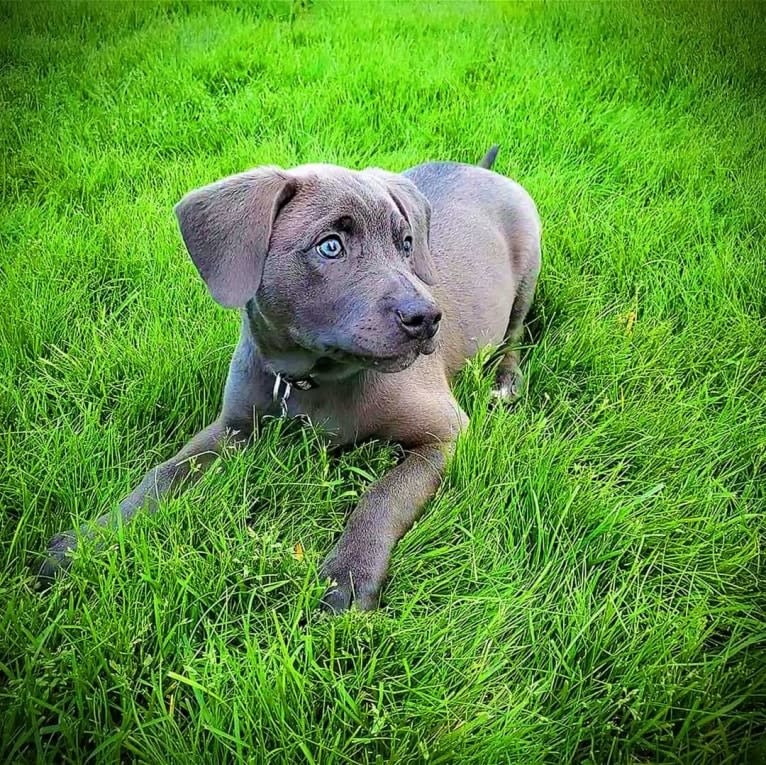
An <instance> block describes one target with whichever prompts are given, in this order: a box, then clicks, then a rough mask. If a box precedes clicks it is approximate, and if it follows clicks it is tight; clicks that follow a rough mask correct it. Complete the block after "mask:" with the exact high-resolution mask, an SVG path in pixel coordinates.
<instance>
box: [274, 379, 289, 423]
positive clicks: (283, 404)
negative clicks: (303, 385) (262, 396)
mask: <svg viewBox="0 0 766 765" xmlns="http://www.w3.org/2000/svg"><path fill="white" fill-rule="evenodd" d="M282 383H284V386H285V389H284V391H283V393H282V394H281V395H280V393H279V389H280V388H281V387H282ZM292 389H293V386H292V385H291V384H290V383H289V382H288V381H287V380H285V379H284V378H283V377H282V375H281V374H278V373H277V374H275V375H274V389H273V390H272V391H271V398H272V400H273V401H274V403H275V404H276V403H277V402H278V403H279V406H280V408H281V409H282V417H287V399H288V398H290V393H291V392H292Z"/></svg>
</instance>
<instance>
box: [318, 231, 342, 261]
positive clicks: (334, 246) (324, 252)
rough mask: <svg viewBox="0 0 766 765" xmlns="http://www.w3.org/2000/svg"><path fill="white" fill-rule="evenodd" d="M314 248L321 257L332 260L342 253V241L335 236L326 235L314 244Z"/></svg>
mask: <svg viewBox="0 0 766 765" xmlns="http://www.w3.org/2000/svg"><path fill="white" fill-rule="evenodd" d="M316 250H317V252H318V253H319V254H320V255H321V256H322V257H323V258H328V259H329V260H332V259H334V258H339V257H340V256H341V255H342V254H343V243H342V242H341V241H340V239H338V237H337V236H328V237H327V239H325V240H324V241H322V242H320V243H319V244H318V245H317V246H316Z"/></svg>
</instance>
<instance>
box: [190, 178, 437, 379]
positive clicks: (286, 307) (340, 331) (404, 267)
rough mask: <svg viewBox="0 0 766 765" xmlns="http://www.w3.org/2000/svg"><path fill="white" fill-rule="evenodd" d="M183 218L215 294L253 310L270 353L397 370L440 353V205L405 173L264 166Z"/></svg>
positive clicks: (206, 191) (196, 200) (201, 197)
mask: <svg viewBox="0 0 766 765" xmlns="http://www.w3.org/2000/svg"><path fill="white" fill-rule="evenodd" d="M176 214H177V215H178V219H179V223H180V227H181V232H182V235H183V237H184V241H185V242H186V246H187V248H188V250H189V253H190V255H191V257H192V260H193V261H194V263H195V265H196V266H197V268H198V270H199V272H200V275H201V276H202V278H203V279H204V280H205V282H206V283H207V285H208V287H209V288H210V291H211V293H212V294H213V297H214V298H215V299H216V300H217V301H218V302H219V303H221V304H222V305H225V306H232V307H233V306H247V308H248V314H249V315H250V316H251V326H253V327H254V329H255V331H256V332H257V340H258V343H259V346H261V350H262V351H263V352H264V353H266V354H267V355H269V354H270V353H274V354H275V355H279V354H281V353H289V352H291V351H293V350H295V351H298V352H301V353H303V354H304V355H305V356H306V358H307V359H312V360H313V361H316V360H319V359H327V360H330V361H332V362H335V363H338V362H340V363H342V364H348V365H353V366H367V367H374V368H376V369H379V370H381V371H388V372H394V371H399V370H401V369H404V368H406V367H407V366H409V365H410V364H411V363H412V362H413V361H414V360H415V359H416V358H417V357H418V355H419V354H421V353H424V354H427V353H431V352H432V351H433V350H434V347H435V335H436V332H437V330H438V327H439V320H440V318H441V312H440V310H439V308H438V306H437V305H436V302H435V300H434V298H433V296H432V295H431V294H430V292H429V291H428V289H427V287H426V283H431V282H432V281H433V279H434V270H433V263H432V261H431V255H430V251H429V244H428V226H429V218H430V207H429V204H428V201H427V200H426V199H425V197H423V196H422V195H421V194H420V192H419V191H418V190H417V188H416V187H415V186H414V184H412V183H411V182H410V181H409V180H407V179H406V178H404V177H403V176H399V175H396V174H393V173H387V172H384V171H382V170H365V171H361V172H355V171H351V170H346V169H343V168H339V167H334V166H330V165H305V166H302V167H299V168H296V169H294V170H291V171H284V170H279V169H277V168H259V169H257V170H254V171H250V172H248V173H242V174H241V175H236V176H231V177H230V178H226V179H224V180H223V181H219V182H218V183H215V184H212V185H211V186H206V187H204V188H202V189H198V190H196V191H193V192H191V193H190V194H188V195H187V196H186V197H184V199H182V200H181V202H179V204H178V205H177V206H176ZM312 363H313V362H312ZM305 371H308V370H305Z"/></svg>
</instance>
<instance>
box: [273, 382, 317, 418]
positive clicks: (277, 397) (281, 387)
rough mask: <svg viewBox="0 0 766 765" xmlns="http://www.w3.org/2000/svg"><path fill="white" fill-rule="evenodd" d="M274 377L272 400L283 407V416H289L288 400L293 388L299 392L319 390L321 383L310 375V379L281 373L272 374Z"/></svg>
mask: <svg viewBox="0 0 766 765" xmlns="http://www.w3.org/2000/svg"><path fill="white" fill-rule="evenodd" d="M272 374H273V375H274V388H273V389H272V391H271V398H272V400H273V401H274V403H275V404H276V403H279V405H280V406H281V407H282V416H287V399H288V398H290V394H291V393H292V390H293V387H295V388H297V389H298V390H311V389H312V388H318V387H319V383H318V382H317V381H316V380H315V379H314V378H313V377H311V375H309V376H308V377H301V378H298V377H288V376H287V375H283V374H281V373H280V372H272Z"/></svg>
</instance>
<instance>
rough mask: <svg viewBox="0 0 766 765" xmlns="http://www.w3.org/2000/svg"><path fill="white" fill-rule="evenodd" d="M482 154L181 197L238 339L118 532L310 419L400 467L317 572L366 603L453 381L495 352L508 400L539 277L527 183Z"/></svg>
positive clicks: (425, 469)
mask: <svg viewBox="0 0 766 765" xmlns="http://www.w3.org/2000/svg"><path fill="white" fill-rule="evenodd" d="M496 152H497V148H496V147H493V148H492V149H491V150H490V152H489V153H488V154H487V156H486V157H485V159H484V160H483V161H482V163H480V165H479V166H478V167H476V166H471V165H462V164H456V163H450V162H432V163H428V164H424V165H419V166H417V167H414V168H412V169H410V170H407V171H405V172H404V173H401V174H396V173H390V172H386V171H384V170H378V169H367V170H361V171H356V170H347V169H345V168H341V167H335V166H332V165H321V164H316V165H302V166H300V167H296V168H294V169H292V170H282V169H280V168H277V167H259V168H256V169H255V170H250V171H248V172H245V173H241V174H239V175H233V176H231V177H229V178H225V179H223V180H221V181H218V182H217V183H213V184H211V185H209V186H205V187H203V188H201V189H197V190H196V191H192V192H190V193H189V194H187V195H186V196H185V197H184V198H183V199H182V200H181V201H180V202H179V203H178V204H177V205H176V208H175V212H176V215H177V217H178V222H179V225H180V229H181V235H182V237H183V240H184V242H185V244H186V247H187V249H188V251H189V254H190V256H191V258H192V260H193V262H194V265H195V266H196V267H197V270H198V271H199V274H200V276H201V277H202V279H203V280H204V282H205V283H206V285H207V287H208V289H209V290H210V293H211V294H212V296H213V298H214V299H215V300H216V301H217V302H218V303H220V304H221V305H222V306H224V307H226V308H237V309H239V311H240V313H241V330H240V336H239V342H238V344H237V347H236V350H235V351H234V355H233V357H232V359H231V364H230V368H229V374H228V379H227V381H226V387H225V392H224V401H223V407H222V411H221V413H220V414H219V416H218V418H217V419H216V420H215V421H214V422H213V423H212V424H211V425H209V426H208V427H207V428H205V429H204V430H203V431H201V432H200V433H198V434H197V435H196V436H195V437H194V438H193V439H192V440H191V441H190V442H189V443H188V444H187V445H186V446H184V447H183V449H181V451H180V452H178V454H176V455H175V456H174V457H172V458H171V459H169V460H168V461H167V462H163V463H162V464H161V465H158V466H157V467H155V468H153V469H152V470H150V471H149V472H148V473H147V474H146V476H144V479H143V480H142V481H141V483H140V484H139V485H138V486H137V487H136V488H135V490H134V491H133V492H131V494H130V495H129V496H127V497H126V498H125V499H124V500H123V501H122V503H121V504H120V507H119V512H120V514H121V516H122V521H123V522H125V523H126V522H128V521H130V520H131V518H132V517H133V516H134V515H135V514H136V512H138V511H139V510H141V509H142V508H143V509H146V510H149V511H151V510H154V509H155V508H156V507H157V504H158V502H159V500H160V498H161V497H162V496H163V495H166V494H168V493H169V492H170V491H171V490H174V489H178V488H180V487H181V486H182V485H188V483H189V481H190V480H191V479H192V478H195V477H197V476H198V475H199V474H200V473H201V470H200V468H205V467H207V466H208V465H209V464H210V463H211V462H212V461H213V460H214V459H215V458H216V456H217V455H218V453H219V452H220V451H221V450H222V448H223V446H224V443H228V444H230V443H235V444H237V445H240V446H244V445H245V444H247V442H248V441H249V440H250V438H251V436H252V434H253V430H254V425H255V423H256V422H257V420H258V418H259V417H262V416H263V415H267V414H271V415H274V414H277V415H280V414H281V415H284V416H287V417H295V416H300V415H304V416H308V417H309V418H310V420H311V422H313V423H315V424H317V425H320V426H321V427H322V428H323V429H324V430H325V431H326V432H327V433H328V434H329V436H330V438H331V439H332V440H333V441H334V442H335V443H337V444H350V443H355V442H359V441H362V440H363V439H367V438H372V437H375V438H380V439H385V440H389V441H392V442H396V443H398V444H401V446H402V447H403V448H404V451H405V458H404V460H403V461H402V462H401V463H400V464H399V465H397V466H396V467H395V468H394V469H393V470H391V471H390V472H389V473H388V474H387V475H385V476H384V477H383V478H382V479H381V480H380V481H378V483H376V484H375V485H374V486H372V487H371V488H370V489H369V491H368V492H367V493H366V494H365V495H364V497H363V498H362V499H361V501H360V502H359V504H358V505H357V507H356V508H355V510H354V511H353V513H352V514H351V516H350V518H349V520H348V524H347V526H346V529H345V531H344V532H343V534H342V535H341V536H340V538H339V539H338V541H337V543H336V545H335V547H334V549H333V550H332V552H331V553H330V554H329V555H328V557H327V558H326V560H325V561H324V564H323V566H322V569H321V575H322V576H323V577H324V578H326V579H327V580H329V587H328V589H327V591H326V593H325V595H324V597H323V599H322V604H323V606H324V607H325V608H327V609H329V610H332V611H335V612H339V611H343V610H344V609H347V608H349V607H350V606H351V604H352V603H354V604H355V605H356V607H357V608H360V609H371V608H374V607H375V606H376V605H377V604H378V600H379V597H380V591H381V587H382V585H383V583H384V580H385V578H386V573H387V570H388V566H389V561H390V559H391V554H392V551H393V549H394V546H395V545H396V543H397V542H398V540H399V539H401V537H402V536H403V535H404V534H405V533H406V532H407V531H408V529H409V528H410V527H411V526H412V524H413V523H414V521H415V520H416V519H417V517H418V515H419V514H420V512H421V511H422V509H423V506H424V505H425V504H426V502H427V501H428V500H429V498H430V497H432V496H433V494H434V492H435V491H436V489H437V487H438V486H439V483H440V480H441V477H442V474H443V471H444V465H445V460H446V458H447V456H448V455H449V453H450V451H451V447H452V445H453V444H454V441H455V439H456V438H457V436H458V434H459V433H460V431H461V430H463V429H464V428H465V427H466V426H467V424H468V419H467V417H466V415H465V413H464V412H463V411H462V410H461V408H460V406H459V405H458V403H457V402H456V400H455V399H454V397H453V395H452V393H451V392H450V386H449V383H450V380H451V378H452V377H453V376H454V375H455V374H456V373H457V372H458V371H459V370H460V368H461V367H462V366H463V364H464V363H465V362H466V360H467V359H469V358H471V357H472V356H473V355H474V354H475V353H476V352H477V351H478V350H479V349H480V348H482V347H483V346H486V345H495V346H496V345H502V346H503V347H504V348H506V352H505V355H504V356H503V358H502V360H501V362H500V364H499V367H498V372H497V381H496V388H495V392H496V394H497V395H498V396H500V397H502V398H505V399H512V398H513V397H515V396H516V395H517V394H518V392H519V386H520V383H521V376H520V372H519V357H518V352H517V350H515V349H514V345H515V343H516V342H517V341H518V339H519V336H520V334H521V332H522V324H523V321H524V317H525V316H526V314H527V311H528V309H529V307H530V304H531V302H532V298H533V294H534V290H535V283H536V281H537V275H538V272H539V270H540V221H539V218H538V215H537V211H536V209H535V205H534V203H533V201H532V199H531V198H530V197H529V195H528V194H527V193H526V192H525V191H524V189H522V188H521V186H519V185H518V184H517V183H514V182H513V181H511V180H509V179H507V178H504V177H503V176H501V175H498V174H496V173H494V172H491V167H492V164H493V162H494V159H495V155H496ZM192 463H193V464H194V470H192V469H191V467H190V465H191V464H192ZM115 519H116V514H115V513H110V514H108V515H105V516H103V517H101V518H99V519H98V521H97V523H98V524H100V525H102V526H106V525H109V524H110V523H111V522H113V521H114V520H115ZM88 533H89V530H88V528H87V527H83V528H82V529H81V535H88ZM77 540H78V535H77V534H76V533H75V532H74V531H69V532H65V533H63V534H60V535H58V536H56V537H54V539H53V540H52V542H51V545H50V548H49V554H48V558H47V559H46V561H45V562H44V563H43V566H42V569H41V571H40V574H41V577H42V578H43V579H49V578H50V577H51V576H53V575H54V574H56V573H57V572H59V571H61V570H63V569H65V568H66V567H68V565H69V563H70V560H71V558H70V556H69V555H67V553H68V551H70V550H72V549H73V548H74V547H75V546H76V544H77Z"/></svg>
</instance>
